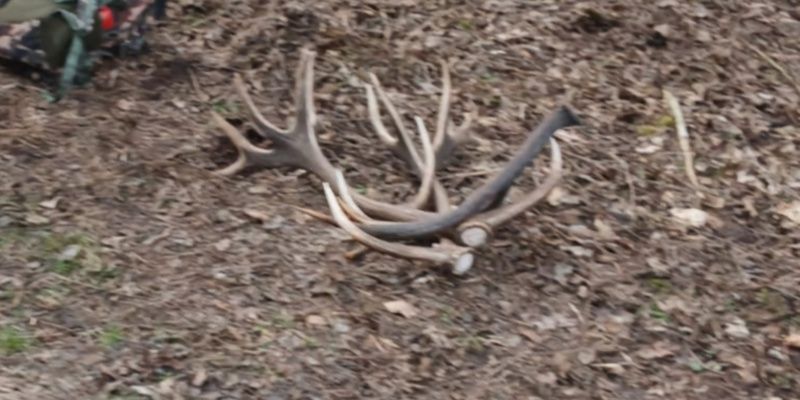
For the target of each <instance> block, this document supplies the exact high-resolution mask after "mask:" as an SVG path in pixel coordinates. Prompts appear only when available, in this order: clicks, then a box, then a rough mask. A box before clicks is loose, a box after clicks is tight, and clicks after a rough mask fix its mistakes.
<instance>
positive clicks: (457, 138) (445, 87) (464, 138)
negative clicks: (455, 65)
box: [433, 60, 472, 169]
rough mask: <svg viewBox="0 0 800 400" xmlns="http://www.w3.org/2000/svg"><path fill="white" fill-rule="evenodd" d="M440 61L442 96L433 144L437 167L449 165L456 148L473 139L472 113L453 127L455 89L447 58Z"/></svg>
mask: <svg viewBox="0 0 800 400" xmlns="http://www.w3.org/2000/svg"><path fill="white" fill-rule="evenodd" d="M440 63H441V65H442V97H441V100H440V101H439V113H438V116H437V122H436V133H435V135H434V139H433V145H434V147H435V148H436V168H437V169H441V168H444V167H445V166H447V164H448V163H449V162H450V157H451V156H452V155H453V153H454V152H455V150H456V148H457V147H458V146H460V145H462V144H464V143H466V142H468V141H469V140H471V139H472V135H471V134H470V132H471V131H470V128H471V126H472V113H467V114H465V115H464V121H463V122H462V123H461V125H459V126H457V127H455V128H454V127H453V120H452V119H451V116H450V103H451V102H452V100H451V99H452V90H453V87H452V83H451V79H450V66H449V64H448V63H447V62H446V61H445V60H441V61H440Z"/></svg>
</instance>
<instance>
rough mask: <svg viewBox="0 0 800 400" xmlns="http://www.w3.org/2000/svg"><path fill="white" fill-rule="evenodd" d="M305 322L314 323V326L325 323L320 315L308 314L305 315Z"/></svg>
mask: <svg viewBox="0 0 800 400" xmlns="http://www.w3.org/2000/svg"><path fill="white" fill-rule="evenodd" d="M306 323H307V324H309V325H315V326H320V325H325V324H326V322H325V318H323V317H320V316H319V315H309V316H307V317H306Z"/></svg>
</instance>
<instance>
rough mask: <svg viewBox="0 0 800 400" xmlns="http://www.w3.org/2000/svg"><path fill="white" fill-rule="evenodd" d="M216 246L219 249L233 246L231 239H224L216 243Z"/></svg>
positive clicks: (224, 249)
mask: <svg viewBox="0 0 800 400" xmlns="http://www.w3.org/2000/svg"><path fill="white" fill-rule="evenodd" d="M214 248H215V249H217V251H226V250H228V249H230V248H231V240H230V239H222V240H220V241H219V242H217V243H215V244H214Z"/></svg>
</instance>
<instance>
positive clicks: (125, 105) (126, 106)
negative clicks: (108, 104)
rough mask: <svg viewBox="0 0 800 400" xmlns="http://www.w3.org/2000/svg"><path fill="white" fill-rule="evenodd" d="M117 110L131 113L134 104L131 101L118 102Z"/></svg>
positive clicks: (121, 100)
mask: <svg viewBox="0 0 800 400" xmlns="http://www.w3.org/2000/svg"><path fill="white" fill-rule="evenodd" d="M117 108H119V109H120V110H122V111H130V110H132V109H133V102H132V101H130V100H125V99H120V100H119V101H118V102H117Z"/></svg>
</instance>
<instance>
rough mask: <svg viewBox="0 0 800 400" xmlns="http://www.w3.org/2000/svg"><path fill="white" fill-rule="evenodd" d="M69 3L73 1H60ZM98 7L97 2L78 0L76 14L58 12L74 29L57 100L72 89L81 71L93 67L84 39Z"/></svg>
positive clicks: (60, 0)
mask: <svg viewBox="0 0 800 400" xmlns="http://www.w3.org/2000/svg"><path fill="white" fill-rule="evenodd" d="M67 2H71V0H59V3H67ZM97 7H98V4H97V0H77V4H76V7H75V13H74V14H73V13H71V12H69V11H66V10H63V9H62V10H59V11H58V12H59V13H60V15H61V16H62V17H63V18H64V20H65V21H67V23H68V24H69V27H70V29H72V43H71V44H70V49H69V53H67V59H66V62H65V63H64V67H63V70H62V72H61V81H60V84H59V88H58V92H57V93H56V100H58V99H61V98H62V97H63V96H64V95H65V94H66V92H67V91H69V90H70V89H71V88H72V85H73V84H74V82H75V77H76V76H77V75H78V71H79V70H86V69H88V68H90V67H91V60H90V59H89V57H87V54H86V51H85V46H84V38H85V37H86V35H88V34H89V32H91V30H92V27H93V26H94V15H95V13H96V12H97Z"/></svg>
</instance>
